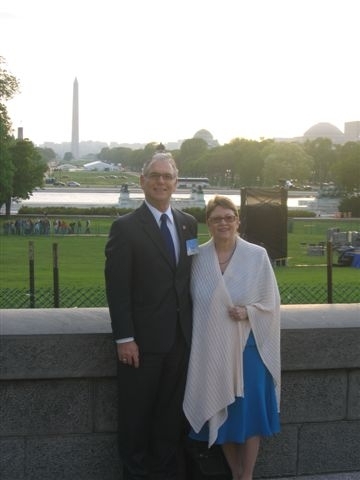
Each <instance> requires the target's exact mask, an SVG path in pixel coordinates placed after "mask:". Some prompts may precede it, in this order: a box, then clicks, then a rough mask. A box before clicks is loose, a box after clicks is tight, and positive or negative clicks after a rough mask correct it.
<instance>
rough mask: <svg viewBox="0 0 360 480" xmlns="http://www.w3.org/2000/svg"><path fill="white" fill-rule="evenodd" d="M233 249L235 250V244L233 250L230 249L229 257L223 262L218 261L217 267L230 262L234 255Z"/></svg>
mask: <svg viewBox="0 0 360 480" xmlns="http://www.w3.org/2000/svg"><path fill="white" fill-rule="evenodd" d="M235 249H236V242H235V245H234V248H233V249H232V252H231V253H230V256H229V257H228V258H227V259H226V260H225V262H220V261H219V265H225V263H228V262H230V260H231V258H232V256H233V255H234V252H235Z"/></svg>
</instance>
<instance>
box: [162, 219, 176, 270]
mask: <svg viewBox="0 0 360 480" xmlns="http://www.w3.org/2000/svg"><path fill="white" fill-rule="evenodd" d="M160 220H161V224H160V230H161V233H162V236H163V237H164V240H165V244H166V248H167V250H168V252H169V254H170V257H171V260H172V262H173V264H174V265H175V264H176V256H175V247H174V242H173V239H172V236H171V233H170V230H169V227H168V226H167V220H168V216H167V215H166V213H163V214H162V215H161V217H160Z"/></svg>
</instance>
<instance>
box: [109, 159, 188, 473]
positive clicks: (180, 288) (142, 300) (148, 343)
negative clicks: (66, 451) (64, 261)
mask: <svg viewBox="0 0 360 480" xmlns="http://www.w3.org/2000/svg"><path fill="white" fill-rule="evenodd" d="M177 176H178V171H177V168H176V164H175V162H174V159H173V158H172V156H171V154H169V153H165V152H160V153H155V155H154V156H153V157H152V158H151V159H150V160H149V162H147V163H146V164H145V165H144V168H143V171H142V174H141V177H140V184H141V187H142V189H143V191H144V194H145V201H144V203H143V204H142V206H141V207H140V208H138V209H137V210H135V211H134V212H132V213H129V214H127V215H124V216H122V217H119V218H118V219H117V220H116V221H115V222H114V223H113V225H112V227H111V230H110V235H109V239H108V242H107V245H106V249H105V254H106V264H105V279H106V292H107V299H108V304H109V311H110V317H111V324H112V330H113V334H114V339H115V341H116V348H117V355H118V382H119V451H120V457H121V460H122V464H123V468H124V476H123V479H124V480H140V479H142V480H143V479H149V480H175V479H176V478H177V462H176V459H177V458H176V457H177V450H178V445H179V440H180V438H181V435H182V433H183V429H184V417H183V412H182V400H183V393H184V387H185V380H186V371H187V363H188V356H189V349H190V342H191V330H192V312H191V309H192V308H191V307H192V306H191V299H190V293H189V283H190V268H191V259H192V255H193V254H194V251H196V242H197V240H196V239H197V224H196V220H195V219H194V218H193V217H192V216H191V215H188V214H186V213H184V212H182V211H180V210H177V209H175V208H171V206H170V200H171V195H172V193H173V192H174V191H175V190H176V184H177ZM163 213H166V215H167V217H165V226H164V228H165V229H166V230H167V234H168V235H169V231H170V234H171V239H170V240H168V242H170V246H169V248H170V251H169V250H168V249H167V243H166V241H165V240H164V237H163V236H162V232H161V229H160V225H161V220H160V219H161V215H162V214H163ZM194 245H195V248H194Z"/></svg>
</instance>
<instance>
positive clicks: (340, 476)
mask: <svg viewBox="0 0 360 480" xmlns="http://www.w3.org/2000/svg"><path fill="white" fill-rule="evenodd" d="M271 480H360V472H343V473H326V474H322V475H301V476H300V475H299V476H297V477H276V478H274V477H273V478H272V479H271Z"/></svg>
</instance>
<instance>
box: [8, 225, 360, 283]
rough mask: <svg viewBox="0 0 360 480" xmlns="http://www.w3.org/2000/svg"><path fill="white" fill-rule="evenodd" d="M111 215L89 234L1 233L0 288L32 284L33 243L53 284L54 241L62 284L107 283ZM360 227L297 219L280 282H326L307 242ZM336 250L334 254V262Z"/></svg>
mask: <svg viewBox="0 0 360 480" xmlns="http://www.w3.org/2000/svg"><path fill="white" fill-rule="evenodd" d="M112 220H113V219H110V218H94V219H92V221H91V234H90V235H54V234H51V235H49V236H42V235H31V236H27V235H24V236H17V235H1V236H0V242H1V243H0V288H27V287H28V285H29V242H33V246H34V252H35V257H34V270H35V283H36V287H51V286H52V283H53V244H55V243H56V244H57V248H58V267H59V281H60V286H63V287H65V286H66V287H74V288H77V287H79V288H84V287H96V286H102V285H103V269H104V248H105V244H106V241H107V233H108V231H109V228H110V225H111V222H112ZM329 228H339V229H340V231H360V220H359V219H336V220H334V219H329V220H328V219H316V218H314V219H307V220H304V219H296V220H293V224H292V228H291V232H289V233H288V260H287V266H286V267H284V266H281V267H275V274H276V277H277V279H278V281H279V282H281V283H291V284H296V283H299V284H304V283H306V284H309V285H318V284H319V283H321V284H324V283H326V281H327V265H326V255H324V256H309V255H308V254H307V245H308V244H317V243H318V242H324V241H326V240H327V230H328V229H329ZM208 238H209V236H208V232H207V228H206V226H205V225H203V224H201V225H199V241H200V243H203V242H205V241H206V240H207V239H208ZM336 262H337V254H336V252H334V254H333V263H336ZM333 282H334V283H348V284H349V283H353V284H354V285H356V284H360V269H356V268H351V267H344V268H340V267H339V268H333Z"/></svg>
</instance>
